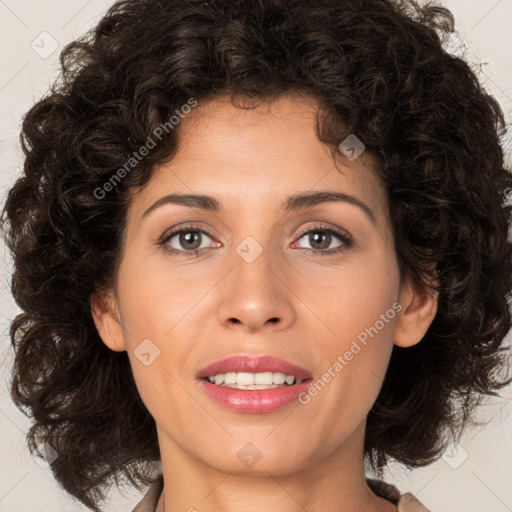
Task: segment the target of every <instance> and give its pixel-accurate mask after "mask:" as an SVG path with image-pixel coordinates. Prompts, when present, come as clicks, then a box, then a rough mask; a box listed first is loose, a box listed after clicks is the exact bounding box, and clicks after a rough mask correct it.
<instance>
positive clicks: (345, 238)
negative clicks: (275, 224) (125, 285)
mask: <svg viewBox="0 0 512 512" xmlns="http://www.w3.org/2000/svg"><path fill="white" fill-rule="evenodd" d="M194 231H197V232H199V233H202V234H203V235H206V236H208V237H210V238H213V235H212V234H211V233H209V232H208V231H206V230H204V229H202V228H201V227H199V226H197V225H195V224H190V225H188V226H183V227H181V228H179V229H177V230H176V231H173V232H172V233H169V234H168V235H164V236H163V238H162V239H161V240H160V241H159V242H158V245H159V246H160V247H162V248H163V249H164V250H165V251H166V252H167V253H169V254H171V255H174V256H183V257H189V256H192V255H193V256H196V257H197V256H198V255H199V253H200V252H201V251H202V250H204V249H206V247H203V249H196V250H195V251H185V250H178V249H169V248H168V247H167V243H168V242H169V240H170V239H171V238H173V237H175V236H176V235H179V234H180V233H184V232H185V233H188V232H194ZM315 231H317V232H321V233H328V234H330V235H335V236H336V237H337V238H339V239H340V241H341V242H342V245H340V246H339V247H337V248H335V249H308V248H303V249H302V250H303V251H306V252H308V253H314V254H315V255H319V256H329V255H331V256H332V255H333V254H338V253H341V252H342V251H344V250H346V249H348V248H350V247H352V245H353V241H352V238H351V237H350V235H348V234H347V233H346V232H345V231H342V230H340V229H337V228H333V227H329V226H325V225H320V224H319V225H317V226H313V227H311V228H307V229H305V230H304V231H302V232H301V233H300V235H299V237H298V238H297V240H300V239H301V238H302V237H303V236H304V235H305V234H307V233H311V232H315Z"/></svg>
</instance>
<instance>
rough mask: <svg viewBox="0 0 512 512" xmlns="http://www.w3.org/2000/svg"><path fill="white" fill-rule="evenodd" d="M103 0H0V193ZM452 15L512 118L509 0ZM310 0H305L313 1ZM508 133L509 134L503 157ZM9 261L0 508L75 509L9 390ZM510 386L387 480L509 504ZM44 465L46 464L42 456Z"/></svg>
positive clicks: (0, 323)
mask: <svg viewBox="0 0 512 512" xmlns="http://www.w3.org/2000/svg"><path fill="white" fill-rule="evenodd" d="M112 3H113V2H112V1H111V0H89V1H86V0H50V1H47V2H38V1H36V0H21V1H20V0H0V43H1V47H0V52H1V66H0V104H1V111H0V158H1V160H0V161H1V166H0V193H1V200H2V204H3V202H4V200H5V193H6V191H7V189H8V187H9V186H10V185H11V184H12V183H13V182H14V180H15V178H16V176H17V175H18V174H19V173H20V172H21V168H22V154H21V150H20V147H19V142H18V134H19V130H20V122H21V118H22V115H23V114H24V113H25V112H26V111H27V110H28V109H29V108H30V107H31V106H32V104H33V103H34V102H35V101H37V100H38V99H39V98H40V97H41V96H42V95H43V94H44V93H45V92H46V90H47V89H48V87H49V85H50V83H51V82H52V81H53V80H54V78H55V77H56V76H57V73H58V56H59V53H60V51H61V50H62V48H63V46H64V45H65V44H66V43H67V42H69V41H71V40H72V39H74V38H76V37H77V36H79V35H81V34H82V33H83V32H84V31H85V30H87V29H89V28H90V27H92V26H93V25H95V24H96V22H97V21H98V20H99V18H100V17H101V15H102V14H103V13H104V12H105V11H106V10H107V8H108V7H110V5H111V4H112ZM441 4H442V5H445V6H447V7H448V8H450V9H451V10H452V12H453V13H454V15H455V18H456V21H457V24H456V28H457V29H458V30H459V31H460V37H455V38H453V40H452V42H451V46H450V48H453V49H454V50H453V51H457V50H455V48H459V50H460V49H464V48H465V47H466V48H467V50H466V51H467V53H466V55H467V57H468V59H470V60H472V61H477V62H480V61H481V62H482V66H481V68H480V67H479V66H477V67H476V69H480V70H479V76H480V80H481V82H482V84H483V85H484V87H485V88H486V89H487V90H488V91H489V92H490V93H491V94H493V95H494V96H495V97H496V98H497V99H498V101H499V102H500V104H501V105H502V108H503V110H504V111H505V114H506V116H507V122H508V124H509V125H510V124H511V121H512V99H511V98H512V62H511V48H512V31H510V23H511V21H512V0H444V1H443V2H441ZM313 5H314V2H313V1H312V6H313ZM510 147H511V145H510V141H507V143H506V148H507V154H508V165H509V166H510V165H511V159H510ZM10 268H11V265H10V261H9V259H8V256H7V252H6V248H5V247H4V246H3V244H2V246H1V250H0V278H1V280H0V297H1V300H0V372H1V376H2V379H1V386H0V425H1V434H2V435H1V436H0V511H1V512H7V511H9V512H14V511H16V512H39V511H40V512H50V511H51V512H58V511H66V512H75V511H79V510H86V509H85V507H81V506H79V505H78V504H77V503H75V502H74V501H73V500H72V499H71V498H70V497H69V496H68V495H67V494H65V493H64V492H63V491H62V490H60V489H59V488H58V487H57V485H56V483H55V481H54V480H53V477H52V474H51V471H50V469H48V468H45V467H42V466H41V465H40V464H41V462H40V461H36V460H35V459H33V458H32V457H31V456H30V454H29V452H28V449H27V447H26V444H25V432H26V431H27V430H28V428H29V426H30V422H29V421H28V420H27V419H26V418H25V416H23V414H22V413H21V412H20V411H18V409H16V408H15V407H14V405H13V404H12V402H11V401H10V399H9V397H8V377H9V373H10V368H11V363H12V357H11V350H10V342H9V337H8V329H9V323H10V321H12V319H13V318H14V316H15V315H16V314H17V313H18V312H19V310H18V308H17V306H16V305H15V304H14V301H13V299H12V297H11V295H10V292H9V273H10ZM511 403H512V389H510V388H509V389H508V390H506V392H505V393H504V397H503V398H500V399H495V400H492V401H490V402H489V405H487V406H485V407H482V408H481V410H480V411H479V417H480V418H481V419H482V420H486V421H488V420H490V423H489V424H488V425H486V426H481V427H478V428H474V429H472V430H470V431H467V432H466V433H465V434H464V435H463V436H462V438H461V439H460V444H458V445H455V446H454V447H452V449H450V450H448V452H447V453H446V454H445V456H444V457H443V458H442V459H440V460H439V461H438V462H436V463H434V464H432V465H430V466H428V467H426V468H422V469H419V470H415V471H412V472H409V471H405V470H404V469H403V468H401V467H393V468H391V469H390V471H389V474H388V475H387V480H388V481H389V482H392V483H394V484H395V485H397V486H398V488H399V489H400V490H401V491H402V492H406V491H411V492H413V493H414V494H415V495H416V496H417V497H418V499H420V500H421V501H422V502H423V503H424V504H425V505H426V506H427V507H429V508H431V509H432V511H433V512H481V511H482V510H485V511H486V512H507V511H512V485H511V484H512V418H511V410H512V405H511ZM43 466H44V464H43ZM141 496H142V494H140V493H138V492H136V491H134V490H130V491H128V492H125V494H124V495H123V494H121V493H119V492H117V490H116V489H113V490H112V493H111V498H112V501H111V502H110V505H109V507H107V508H106V509H105V510H106V511H107V512H121V511H122V512H127V511H129V510H131V508H132V507H133V505H134V504H135V503H136V502H137V501H138V500H139V499H140V497H141Z"/></svg>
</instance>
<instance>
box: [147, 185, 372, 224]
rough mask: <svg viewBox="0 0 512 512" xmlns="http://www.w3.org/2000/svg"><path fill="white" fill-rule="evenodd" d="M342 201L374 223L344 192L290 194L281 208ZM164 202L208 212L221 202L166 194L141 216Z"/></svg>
mask: <svg viewBox="0 0 512 512" xmlns="http://www.w3.org/2000/svg"><path fill="white" fill-rule="evenodd" d="M329 202H344V203H348V204H351V205H354V206H357V207H359V208H360V209H361V210H362V211H363V212H364V213H365V214H366V215H367V217H369V219H370V220H371V221H372V222H373V223H374V224H376V222H377V221H376V218H375V215H374V214H373V212H372V210H371V208H370V207H369V206H368V205H367V204H365V203H364V202H363V201H361V200H360V199H358V198H357V197H354V196H351V195H350V194H345V193H343V192H332V191H320V192H304V193H301V194H295V195H293V196H290V197H289V198H288V199H287V200H286V201H285V202H284V203H282V205H281V208H282V209H283V210H285V211H292V210H300V209H305V208H311V207H313V206H317V205H319V204H323V203H329ZM165 204H177V205H181V206H188V207H190V208H200V209H201V210H205V211H209V212H220V211H221V210H222V207H221V204H220V203H219V201H218V200H217V199H215V198H214V197H211V196H207V195H203V194H168V195H166V196H163V197H161V198H160V199H158V200H157V201H156V202H154V203H153V204H152V205H151V206H150V207H149V208H148V209H147V210H146V211H145V212H144V213H143V214H142V218H144V217H147V216H148V215H149V214H150V213H151V212H152V211H154V210H156V209H157V208H159V207H161V206H163V205H165Z"/></svg>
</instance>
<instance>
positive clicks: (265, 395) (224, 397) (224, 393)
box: [200, 379, 312, 413]
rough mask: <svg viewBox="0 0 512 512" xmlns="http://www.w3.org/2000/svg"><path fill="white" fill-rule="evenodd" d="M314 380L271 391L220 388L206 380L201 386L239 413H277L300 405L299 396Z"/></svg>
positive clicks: (215, 398) (218, 400)
mask: <svg viewBox="0 0 512 512" xmlns="http://www.w3.org/2000/svg"><path fill="white" fill-rule="evenodd" d="M311 381H312V379H306V380H304V381H302V382H301V383H300V384H294V385H292V386H289V385H286V384H285V385H284V386H281V387H278V388H270V389H235V388H229V387H227V386H218V385H216V384H212V383H211V382H208V381H207V380H205V379H201V380H200V385H201V387H202V388H203V389H204V391H205V392H206V394H207V395H209V396H210V397H211V398H213V399H214V400H215V401H216V402H218V403H219V404H221V405H223V406H225V407H228V408H229V409H232V410H235V411H238V412H249V413H263V412H272V411H277V410H278V409H280V408H281V407H284V406H285V405H288V404H291V403H293V402H297V403H299V400H298V398H299V395H300V394H301V393H303V392H305V391H306V390H307V389H308V388H309V386H310V384H311Z"/></svg>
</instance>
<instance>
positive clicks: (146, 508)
mask: <svg viewBox="0 0 512 512" xmlns="http://www.w3.org/2000/svg"><path fill="white" fill-rule="evenodd" d="M163 486H164V479H163V476H162V475H160V476H159V477H158V478H157V479H156V480H155V481H154V482H153V484H151V486H150V487H149V489H148V490H147V492H146V494H145V495H144V497H143V498H142V500H141V501H139V503H137V505H135V508H134V509H133V510H132V512H155V510H156V506H157V505H158V500H159V498H160V494H161V492H162V489H163Z"/></svg>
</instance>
